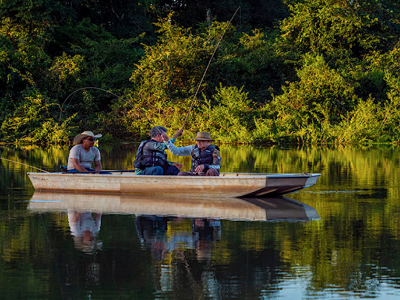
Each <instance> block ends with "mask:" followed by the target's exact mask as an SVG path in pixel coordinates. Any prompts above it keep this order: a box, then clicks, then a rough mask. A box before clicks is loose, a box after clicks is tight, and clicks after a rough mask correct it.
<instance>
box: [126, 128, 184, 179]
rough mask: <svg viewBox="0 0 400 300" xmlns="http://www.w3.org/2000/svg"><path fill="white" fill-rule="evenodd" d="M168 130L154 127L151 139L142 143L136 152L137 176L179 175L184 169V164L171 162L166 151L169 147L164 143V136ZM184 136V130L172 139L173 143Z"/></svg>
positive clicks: (134, 164)
mask: <svg viewBox="0 0 400 300" xmlns="http://www.w3.org/2000/svg"><path fill="white" fill-rule="evenodd" d="M166 132H167V129H166V128H165V127H162V126H154V127H153V128H152V129H151V130H150V137H151V139H150V140H148V141H143V142H141V143H140V145H139V148H138V150H137V152H136V157H135V162H134V163H133V166H134V167H135V173H136V174H137V175H177V174H178V173H179V172H180V169H181V168H182V164H180V163H177V162H169V161H168V160H167V153H165V150H166V149H167V146H166V145H165V144H164V143H163V139H162V134H166ZM180 135H182V130H178V131H177V132H176V133H175V135H174V136H173V137H172V142H171V143H173V142H175V140H176V139H177V138H178V137H179V136H180Z"/></svg>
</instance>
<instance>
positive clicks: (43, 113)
mask: <svg viewBox="0 0 400 300" xmlns="http://www.w3.org/2000/svg"><path fill="white" fill-rule="evenodd" d="M24 100H25V101H24V103H22V105H21V106H19V107H18V108H17V109H16V110H15V111H14V113H13V115H12V116H10V117H9V118H7V119H6V120H5V121H4V122H3V123H2V125H1V128H0V130H1V133H2V135H3V136H4V139H5V140H9V141H15V140H16V141H23V142H28V143H40V142H44V143H66V142H68V139H69V136H70V135H71V131H70V130H71V124H70V123H71V120H72V117H71V118H68V119H66V120H64V121H63V122H61V123H60V124H59V123H57V122H56V121H54V119H53V118H51V110H52V109H53V108H54V106H57V104H56V103H49V99H47V98H46V97H44V96H43V95H41V94H37V93H36V92H35V91H34V90H33V91H31V95H27V96H26V97H25V98H24Z"/></svg>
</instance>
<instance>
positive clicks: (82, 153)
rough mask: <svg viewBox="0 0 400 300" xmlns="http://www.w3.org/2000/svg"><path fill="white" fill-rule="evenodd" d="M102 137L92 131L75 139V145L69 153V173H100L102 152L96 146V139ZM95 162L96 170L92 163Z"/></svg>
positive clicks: (85, 132) (83, 133)
mask: <svg viewBox="0 0 400 300" xmlns="http://www.w3.org/2000/svg"><path fill="white" fill-rule="evenodd" d="M101 136H102V135H101V134H97V135H94V134H93V132H91V131H84V132H82V133H81V134H78V135H77V136H76V137H75V138H74V144H75V146H73V147H72V148H71V150H70V152H69V157H68V167H67V169H68V172H71V173H73V172H100V171H101V170H102V166H101V156H100V151H99V149H98V148H97V147H95V146H94V142H95V140H96V138H100V137H101ZM93 162H94V169H92V163H93Z"/></svg>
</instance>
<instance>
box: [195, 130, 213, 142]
mask: <svg viewBox="0 0 400 300" xmlns="http://www.w3.org/2000/svg"><path fill="white" fill-rule="evenodd" d="M192 140H196V141H213V139H212V138H211V134H210V133H208V132H198V133H197V135H196V137H194V138H192Z"/></svg>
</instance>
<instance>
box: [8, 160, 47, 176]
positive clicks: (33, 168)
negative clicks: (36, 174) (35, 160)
mask: <svg viewBox="0 0 400 300" xmlns="http://www.w3.org/2000/svg"><path fill="white" fill-rule="evenodd" d="M0 159H2V160H6V161H10V162H13V163H16V164H20V165H24V166H27V167H30V168H33V169H36V170H39V171H42V172H45V173H50V172H49V171H46V170H42V169H39V168H36V167H34V166H31V165H28V164H24V163H20V162H18V161H15V160H11V159H7V158H3V157H0Z"/></svg>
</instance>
